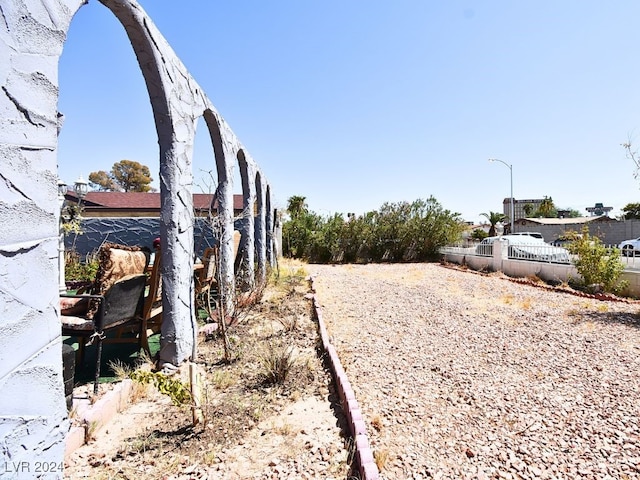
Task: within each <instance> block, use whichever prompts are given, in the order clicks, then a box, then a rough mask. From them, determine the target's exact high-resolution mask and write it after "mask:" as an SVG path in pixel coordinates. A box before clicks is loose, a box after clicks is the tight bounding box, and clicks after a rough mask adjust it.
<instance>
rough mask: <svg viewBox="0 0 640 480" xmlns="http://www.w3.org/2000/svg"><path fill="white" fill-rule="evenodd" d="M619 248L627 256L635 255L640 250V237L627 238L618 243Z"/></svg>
mask: <svg viewBox="0 0 640 480" xmlns="http://www.w3.org/2000/svg"><path fill="white" fill-rule="evenodd" d="M618 248H619V249H620V251H621V252H622V255H624V256H625V257H635V256H636V253H638V252H640V238H634V239H633V240H625V241H623V242H621V243H620V245H618Z"/></svg>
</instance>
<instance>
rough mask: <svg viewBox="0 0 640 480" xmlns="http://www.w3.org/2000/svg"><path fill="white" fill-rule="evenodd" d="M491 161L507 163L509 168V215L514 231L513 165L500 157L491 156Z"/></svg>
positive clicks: (511, 229) (511, 231)
mask: <svg viewBox="0 0 640 480" xmlns="http://www.w3.org/2000/svg"><path fill="white" fill-rule="evenodd" d="M489 161H490V162H500V163H501V164H503V165H506V166H507V167H508V168H509V175H510V177H511V198H510V200H511V215H509V220H510V222H509V223H510V225H511V227H510V229H509V233H513V220H514V218H513V217H514V215H515V209H514V207H513V165H509V164H508V163H507V162H505V161H503V160H500V159H499V158H490V159H489Z"/></svg>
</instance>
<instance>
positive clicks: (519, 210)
mask: <svg viewBox="0 0 640 480" xmlns="http://www.w3.org/2000/svg"><path fill="white" fill-rule="evenodd" d="M543 201H544V199H542V198H536V199H529V200H516V199H515V198H514V199H513V211H514V215H513V216H514V217H515V218H514V219H513V221H514V222H515V221H516V220H519V219H521V218H527V217H530V216H531V214H532V213H534V212H536V211H537V210H538V208H540V205H542V202H543ZM527 205H530V206H529V207H527ZM527 211H530V213H527ZM502 213H504V215H505V216H507V217H509V216H510V215H511V198H505V199H504V200H503V201H502Z"/></svg>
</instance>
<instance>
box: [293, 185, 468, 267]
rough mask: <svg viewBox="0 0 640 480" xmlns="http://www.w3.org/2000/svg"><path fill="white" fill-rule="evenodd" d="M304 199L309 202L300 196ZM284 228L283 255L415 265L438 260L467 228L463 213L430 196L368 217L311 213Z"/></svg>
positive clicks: (317, 260) (299, 211)
mask: <svg viewBox="0 0 640 480" xmlns="http://www.w3.org/2000/svg"><path fill="white" fill-rule="evenodd" d="M300 198H304V197H300ZM290 214H291V219H290V220H289V221H287V222H285V223H284V225H283V253H284V255H285V256H287V257H293V258H302V259H305V260H308V261H310V262H313V263H352V262H363V263H367V262H416V261H424V260H430V259H435V258H437V257H438V251H439V249H440V247H442V246H444V245H447V244H448V243H454V242H455V241H457V240H458V239H459V238H460V237H461V235H462V231H463V229H464V223H463V222H462V219H461V218H460V216H459V214H457V213H453V212H450V211H449V210H446V209H444V208H443V207H442V206H441V205H440V204H439V203H438V201H437V200H436V199H435V198H433V197H430V198H429V199H427V200H416V201H414V202H412V203H408V202H398V203H385V204H383V205H382V207H380V209H379V210H376V211H372V212H367V213H365V214H364V215H360V216H356V215H353V214H349V215H347V218H346V219H345V218H344V217H343V215H342V214H335V215H333V216H331V217H328V218H324V217H321V216H319V215H317V214H315V213H313V212H308V211H307V210H306V209H297V210H296V211H295V212H290Z"/></svg>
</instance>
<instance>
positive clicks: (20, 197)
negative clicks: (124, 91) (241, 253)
mask: <svg viewBox="0 0 640 480" xmlns="http://www.w3.org/2000/svg"><path fill="white" fill-rule="evenodd" d="M100 2H101V3H102V4H104V5H105V6H106V7H107V8H109V9H110V10H111V11H112V12H113V13H114V15H115V16H116V17H117V18H118V19H119V20H120V22H121V23H122V25H123V26H124V27H125V31H126V33H127V35H128V36H129V38H130V40H131V43H132V47H133V49H134V51H135V53H136V56H137V58H138V61H139V63H140V65H141V71H142V73H143V75H144V77H145V80H146V82H147V89H148V91H149V96H150V99H151V103H152V107H153V111H154V118H155V122H156V129H157V132H158V142H159V145H160V159H159V161H160V174H161V175H160V182H161V196H162V213H161V233H162V241H163V272H162V274H163V282H164V286H165V288H164V289H163V303H164V315H163V317H164V322H163V338H162V340H161V343H162V347H163V354H162V358H163V360H165V361H166V362H168V363H176V364H177V363H180V362H182V361H183V360H185V359H188V358H190V357H192V356H194V354H195V336H196V325H195V319H194V313H193V304H192V303H193V266H192V262H193V213H192V208H191V199H192V196H191V184H192V176H191V157H192V150H193V141H194V135H195V125H196V121H197V119H198V118H199V117H200V116H202V115H204V117H205V120H206V122H207V126H208V128H209V130H210V134H211V138H212V142H213V144H214V145H213V146H214V152H215V159H211V163H212V166H213V165H215V166H216V169H217V172H218V181H219V197H218V199H219V207H220V211H221V215H220V216H221V218H223V219H224V222H225V230H224V232H223V236H222V240H221V244H222V245H221V254H222V268H221V271H222V274H223V285H222V289H223V292H224V294H225V295H228V296H229V301H231V295H233V286H234V282H233V256H232V249H233V184H232V179H233V172H232V168H233V166H234V165H236V164H237V154H238V152H240V151H241V150H242V151H244V149H243V148H242V145H241V144H240V142H239V141H238V139H237V138H236V137H235V135H234V134H233V132H232V131H231V129H230V128H229V126H228V125H227V124H226V123H225V122H224V120H223V119H222V117H220V116H219V115H218V113H217V112H216V110H215V108H214V107H213V105H212V104H211V102H210V101H209V100H208V99H207V97H206V96H205V95H204V93H203V91H202V89H201V88H200V86H199V85H198V84H197V83H196V82H195V80H194V79H193V78H192V77H191V76H190V75H189V73H188V71H187V70H186V69H185V67H184V65H183V64H182V63H181V62H180V60H179V59H178V58H177V57H176V55H175V53H174V52H173V50H172V49H171V47H170V46H169V45H168V43H167V42H166V40H165V39H164V37H163V36H162V35H161V34H160V32H159V31H158V30H157V29H156V28H155V26H154V25H153V22H152V21H151V20H150V19H149V18H148V16H147V15H146V13H145V12H144V11H143V10H142V8H141V7H140V5H138V4H137V2H135V1H134V0H100ZM85 3H86V1H84V0H2V1H0V227H1V228H0V312H1V313H0V455H1V457H0V478H2V479H5V478H21V479H22V478H34V477H40V476H42V475H39V473H42V472H37V471H36V470H37V468H38V465H42V464H44V463H45V462H46V463H47V464H48V465H49V466H54V465H55V466H61V465H62V460H63V455H64V438H65V435H66V433H67V431H68V420H67V418H66V408H65V401H64V394H63V381H62V351H61V330H60V320H59V312H58V310H57V305H58V288H57V287H58V285H57V284H58V263H57V257H58V251H57V248H58V221H59V206H58V199H57V133H58V123H57V118H58V112H57V103H58V60H59V57H60V54H61V52H62V47H63V44H64V41H65V39H66V34H67V31H68V29H69V24H70V22H71V19H72V18H73V15H74V14H75V13H76V12H77V10H78V9H79V8H80V6H81V5H83V4H85ZM244 155H245V160H246V167H247V172H249V175H250V176H249V178H250V179H251V181H253V180H252V179H253V178H255V175H256V173H257V172H259V169H258V167H257V165H256V164H255V163H254V161H253V159H251V157H250V156H249V155H248V154H247V153H246V152H245V153H244ZM260 177H261V178H262V179H263V181H264V176H262V175H261V176H260ZM267 188H268V187H267ZM245 195H248V196H249V198H252V199H253V198H255V186H254V185H251V184H250V185H245ZM266 217H267V218H270V217H269V214H267V215H266ZM258 218H260V219H263V218H265V215H264V214H262V215H260V216H259V217H258ZM259 221H262V220H259ZM248 236H249V241H250V242H251V244H252V245H253V242H254V241H255V239H254V229H253V228H251V229H250V231H249V232H248ZM38 462H39V463H38ZM56 468H59V467H54V470H55V469H56ZM49 473H50V474H49V475H47V476H46V477H47V478H55V477H61V476H62V471H60V470H59V471H53V472H51V469H50V470H49Z"/></svg>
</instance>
